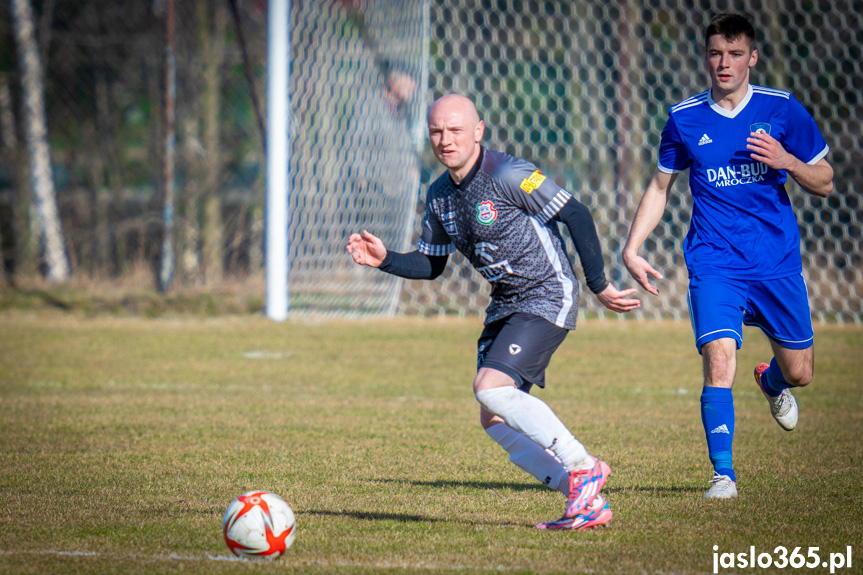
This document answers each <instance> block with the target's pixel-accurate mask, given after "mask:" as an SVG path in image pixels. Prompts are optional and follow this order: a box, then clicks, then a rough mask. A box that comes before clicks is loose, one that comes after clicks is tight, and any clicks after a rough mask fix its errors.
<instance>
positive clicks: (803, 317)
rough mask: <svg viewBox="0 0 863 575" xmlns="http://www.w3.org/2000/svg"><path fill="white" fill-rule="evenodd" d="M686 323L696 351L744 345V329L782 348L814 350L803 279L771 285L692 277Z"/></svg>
mask: <svg viewBox="0 0 863 575" xmlns="http://www.w3.org/2000/svg"><path fill="white" fill-rule="evenodd" d="M689 318H690V319H691V320H692V331H693V332H694V333H695V347H696V348H698V353H701V346H702V345H704V344H705V343H707V342H710V341H714V340H717V339H721V338H724V337H730V338H733V339H734V340H736V341H737V348H738V349H740V346H742V345H743V325H751V326H755V327H758V328H761V331H763V332H764V334H765V335H766V336H767V337H769V338H770V339H771V340H773V341H775V342H776V343H777V344H779V345H780V346H782V347H786V348H788V349H806V348H808V347H811V346H812V343H813V338H814V335H815V334H814V332H813V331H812V316H811V313H810V311H809V298H808V296H807V293H806V280H805V279H804V278H803V274H799V275H795V276H790V277H785V278H779V279H773V280H736V279H729V278H722V277H715V276H711V277H693V278H691V279H690V281H689Z"/></svg>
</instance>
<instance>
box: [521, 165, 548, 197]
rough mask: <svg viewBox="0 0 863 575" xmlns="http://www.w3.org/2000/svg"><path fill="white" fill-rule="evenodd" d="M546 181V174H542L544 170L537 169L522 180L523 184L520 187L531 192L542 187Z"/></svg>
mask: <svg viewBox="0 0 863 575" xmlns="http://www.w3.org/2000/svg"><path fill="white" fill-rule="evenodd" d="M544 181H545V176H543V175H542V172H540V171H539V170H536V171H535V172H533V173H532V174H531V175H529V176H528V177H526V178H525V179H523V180H522V181H521V186H519V187H520V188H521V189H522V190H524V191H525V192H527V193H528V194H529V193H531V192H532V191H534V190H535V189H537V188H538V187H540V186H541V185H542V183H543V182H544Z"/></svg>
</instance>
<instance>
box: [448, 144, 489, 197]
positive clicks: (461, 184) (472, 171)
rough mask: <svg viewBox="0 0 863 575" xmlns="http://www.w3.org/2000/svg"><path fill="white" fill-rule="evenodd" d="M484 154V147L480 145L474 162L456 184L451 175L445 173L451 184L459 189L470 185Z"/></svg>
mask: <svg viewBox="0 0 863 575" xmlns="http://www.w3.org/2000/svg"><path fill="white" fill-rule="evenodd" d="M484 156H485V147H483V146H480V147H479V156H477V158H476V163H475V164H474V165H473V167H472V168H471V169H470V172H468V174H467V176H465V177H464V179H463V180H462V181H461V182H459V183H458V184H457V183H455V181H454V180H453V179H452V175H450V174H449V173H447V175H448V176H449V181H450V182H452V185H454V186H455V187H456V188H459V189H464V188H467V187H468V186H469V185H470V183H471V182H472V181H473V178H474V176H476V173H477V172H478V171H479V168H480V166H482V159H483V157H484Z"/></svg>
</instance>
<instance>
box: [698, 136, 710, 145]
mask: <svg viewBox="0 0 863 575" xmlns="http://www.w3.org/2000/svg"><path fill="white" fill-rule="evenodd" d="M712 143H713V140H711V139H710V136H708V135H707V134H704V135H703V136H701V139H700V140H698V145H699V146H703V145H704V144H712Z"/></svg>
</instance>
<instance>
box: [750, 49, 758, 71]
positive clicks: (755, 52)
mask: <svg viewBox="0 0 863 575" xmlns="http://www.w3.org/2000/svg"><path fill="white" fill-rule="evenodd" d="M757 63H758V48H753V49H752V54H751V55H750V56H749V67H750V68H754V67H755V64H757Z"/></svg>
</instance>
